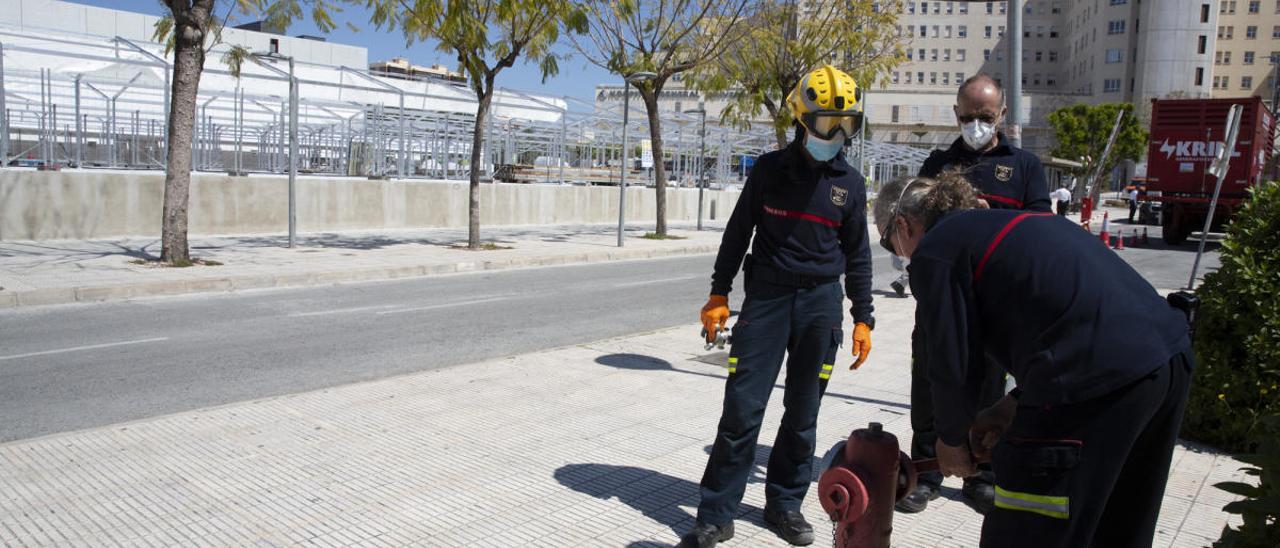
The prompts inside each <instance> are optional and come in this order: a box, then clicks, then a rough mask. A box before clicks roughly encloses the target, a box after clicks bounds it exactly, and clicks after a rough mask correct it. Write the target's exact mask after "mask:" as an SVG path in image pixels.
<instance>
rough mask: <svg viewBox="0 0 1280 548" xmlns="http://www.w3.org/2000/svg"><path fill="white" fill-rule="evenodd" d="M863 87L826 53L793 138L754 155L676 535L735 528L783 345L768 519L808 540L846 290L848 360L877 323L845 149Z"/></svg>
mask: <svg viewBox="0 0 1280 548" xmlns="http://www.w3.org/2000/svg"><path fill="white" fill-rule="evenodd" d="M858 99H859V94H858V88H857V85H856V84H855V83H854V81H853V78H851V77H850V76H849V75H847V74H845V73H844V72H841V71H839V70H837V69H836V68H835V67H832V66H830V65H828V66H824V67H822V68H819V69H817V70H815V71H813V72H811V73H809V74H808V75H807V76H805V77H804V78H802V79H801V80H800V83H799V85H797V86H796V88H795V90H793V91H792V92H791V94H790V96H789V97H788V99H787V103H788V106H789V107H790V109H791V114H792V115H793V117H794V119H795V120H796V137H795V140H793V141H792V142H791V144H790V146H788V147H787V148H785V149H783V150H779V151H775V152H770V153H768V154H765V155H763V156H761V157H760V158H759V159H758V160H757V161H756V165H755V169H753V170H752V172H751V176H750V177H749V178H748V179H747V183H746V186H745V188H743V191H742V195H741V197H740V198H739V200H738V204H737V206H736V207H735V208H734V210H733V215H732V217H730V219H729V224H728V226H727V227H726V229H725V233H724V239H723V240H722V241H721V243H720V253H719V256H717V257H716V263H715V273H714V274H713V275H712V282H711V297H710V298H709V299H708V300H707V304H706V306H704V307H703V308H702V323H703V326H704V327H705V328H706V329H707V337H708V340H711V339H714V337H715V334H716V332H717V331H718V330H720V329H723V328H724V326H725V322H726V321H727V320H728V319H729V305H728V294H729V289H730V285H731V284H732V282H733V278H734V276H735V275H736V274H737V271H738V268H739V265H743V263H744V255H745V254H746V252H747V245H748V243H751V251H752V253H751V254H750V255H746V259H745V265H743V266H742V270H743V273H744V278H745V281H744V288H745V291H746V300H745V302H744V303H743V305H742V313H741V315H740V316H739V318H738V322H737V324H736V325H734V328H733V347H732V350H731V352H730V355H729V370H728V371H729V378H728V380H727V381H726V383H725V394H724V409H723V412H722V414H721V417H720V425H719V427H718V429H717V431H716V438H715V443H714V445H713V446H712V449H711V457H710V459H709V460H708V462H707V469H706V472H705V473H704V474H703V476H702V484H701V495H702V501H701V504H699V506H698V520H697V523H696V524H695V525H694V527H693V530H691V531H689V533H688V534H686V535H685V536H684V538H683V539H681V542H680V546H689V547H694V546H696V547H708V546H715V545H716V543H717V542H719V541H723V540H728V539H730V538H732V537H733V518H734V516H735V515H737V513H738V504H739V502H740V501H741V500H742V496H743V492H744V490H745V489H746V485H747V476H748V474H749V473H750V471H751V469H752V467H753V463H754V462H755V450H756V438H757V437H758V435H759V433H760V423H761V421H762V420H763V418H764V412H765V405H766V404H767V403H768V401H769V394H770V393H771V392H772V391H773V387H774V383H775V382H776V380H777V378H778V374H779V371H780V370H781V367H782V358H783V355H784V354H785V355H787V356H788V358H787V377H786V393H785V396H784V400H783V405H784V406H786V410H785V412H784V413H783V416H782V424H781V426H780V427H779V428H778V437H777V439H776V440H775V441H774V443H773V450H772V451H771V453H770V455H769V469H768V474H767V478H766V481H765V498H766V501H767V502H766V504H765V511H764V519H765V521H766V522H767V523H768V524H769V525H770V526H771V527H772V528H773V529H774V530H775V531H776V532H777V533H778V535H779V536H781V537H782V538H783V539H785V540H786V541H787V542H789V543H791V544H794V545H806V544H810V543H812V542H813V528H812V527H811V526H810V525H809V523H808V522H807V521H806V520H805V518H804V516H803V515H801V513H800V505H801V502H803V500H804V497H805V494H806V492H807V491H808V489H809V482H810V481H811V479H812V477H813V470H812V464H811V463H812V460H813V452H814V441H815V440H814V437H815V434H816V431H817V419H818V404H819V402H820V401H821V398H822V394H823V393H824V391H825V390H826V387H827V381H828V380H829V379H830V378H831V374H832V372H833V371H834V367H835V362H836V352H837V350H838V348H839V346H840V344H841V341H842V340H843V338H844V334H843V333H842V329H841V323H842V320H843V313H842V312H841V310H840V308H841V301H842V300H843V298H844V295H845V292H848V295H849V298H850V300H851V301H852V302H853V308H852V312H853V318H854V320H855V322H856V324H855V327H854V333H853V353H854V354H855V355H856V356H857V360H856V361H855V362H854V364H853V366H852V368H857V367H858V366H860V365H862V363H863V361H865V360H866V359H867V355H868V353H869V352H870V351H871V329H872V328H873V327H874V325H875V320H874V319H873V318H872V316H871V311H872V308H871V251H870V247H869V246H868V243H867V240H868V236H867V221H866V190H865V187H864V180H863V178H862V175H861V174H859V173H858V172H857V170H855V169H853V167H851V166H850V165H849V164H848V163H847V162H845V159H844V156H843V154H842V152H841V151H842V149H843V148H844V146H845V145H846V143H847V141H848V140H849V138H850V137H851V136H853V134H854V133H855V132H856V131H857V129H858V127H859V125H860V124H861V123H862V113H861V111H860V109H859V104H858ZM753 233H754V236H755V240H754V242H753V241H752V235H753ZM841 274H843V275H844V276H845V280H844V287H843V289H844V290H843V291H842V290H841V285H840V283H839V282H840V275H841Z"/></svg>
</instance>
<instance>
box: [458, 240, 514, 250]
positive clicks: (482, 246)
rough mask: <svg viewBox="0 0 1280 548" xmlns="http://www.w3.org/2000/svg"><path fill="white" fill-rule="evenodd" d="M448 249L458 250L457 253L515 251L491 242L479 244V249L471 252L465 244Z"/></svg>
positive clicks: (509, 247)
mask: <svg viewBox="0 0 1280 548" xmlns="http://www.w3.org/2000/svg"><path fill="white" fill-rule="evenodd" d="M449 248H450V249H457V250H459V251H502V250H506V249H515V248H514V247H511V246H507V245H498V244H495V243H493V242H485V243H482V244H480V247H479V248H477V249H474V250H473V249H471V247H470V246H468V245H467V244H454V245H451V246H449Z"/></svg>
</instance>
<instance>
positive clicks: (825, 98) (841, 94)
mask: <svg viewBox="0 0 1280 548" xmlns="http://www.w3.org/2000/svg"><path fill="white" fill-rule="evenodd" d="M861 98H862V93H861V92H860V91H859V90H858V83H857V82H854V81H853V77H852V76H849V75H848V74H847V73H845V72H844V71H842V70H840V69H838V68H835V67H833V66H831V65H823V66H821V67H818V68H817V69H815V70H814V71H813V72H810V73H809V74H806V75H805V76H804V77H803V78H801V79H800V82H798V83H797V84H796V88H795V89H793V90H791V94H790V95H788V96H787V106H788V107H789V108H790V109H791V116H792V118H793V119H795V120H798V121H799V122H800V125H802V126H803V127H804V129H805V131H808V132H809V133H810V134H812V135H814V136H815V137H818V138H820V139H824V140H830V139H833V138H835V136H836V134H837V133H839V132H841V131H843V132H844V138H845V139H849V138H852V137H853V135H854V134H855V133H857V132H858V128H859V127H860V126H861V125H862V108H861V107H862V105H861V101H860V99H861Z"/></svg>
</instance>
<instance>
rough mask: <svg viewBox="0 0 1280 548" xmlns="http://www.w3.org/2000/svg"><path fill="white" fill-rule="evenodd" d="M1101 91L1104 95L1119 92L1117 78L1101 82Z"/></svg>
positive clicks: (1118, 80)
mask: <svg viewBox="0 0 1280 548" xmlns="http://www.w3.org/2000/svg"><path fill="white" fill-rule="evenodd" d="M1102 91H1103V92H1104V93H1116V92H1118V91H1120V79H1119V78H1107V79H1106V80H1103V81H1102Z"/></svg>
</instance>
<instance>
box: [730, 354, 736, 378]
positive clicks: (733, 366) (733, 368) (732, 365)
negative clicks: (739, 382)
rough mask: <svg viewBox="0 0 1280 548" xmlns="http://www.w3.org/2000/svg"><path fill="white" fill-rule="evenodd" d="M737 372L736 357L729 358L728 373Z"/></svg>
mask: <svg viewBox="0 0 1280 548" xmlns="http://www.w3.org/2000/svg"><path fill="white" fill-rule="evenodd" d="M737 372H738V358H732V357H731V358H729V374H730V375H732V374H734V373H737Z"/></svg>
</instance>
